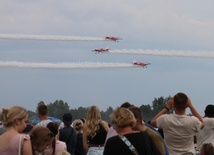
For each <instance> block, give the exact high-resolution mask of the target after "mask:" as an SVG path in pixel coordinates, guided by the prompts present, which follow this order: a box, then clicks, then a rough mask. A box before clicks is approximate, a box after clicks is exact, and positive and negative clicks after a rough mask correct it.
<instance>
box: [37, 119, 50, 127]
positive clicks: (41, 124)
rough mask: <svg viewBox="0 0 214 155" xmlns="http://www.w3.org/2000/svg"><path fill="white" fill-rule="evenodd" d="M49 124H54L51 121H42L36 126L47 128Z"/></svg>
mask: <svg viewBox="0 0 214 155" xmlns="http://www.w3.org/2000/svg"><path fill="white" fill-rule="evenodd" d="M49 122H52V121H51V120H49V119H47V120H42V121H41V122H39V123H37V124H36V126H44V127H46V126H47V124H48V123H49Z"/></svg>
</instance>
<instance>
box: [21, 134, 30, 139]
mask: <svg viewBox="0 0 214 155" xmlns="http://www.w3.org/2000/svg"><path fill="white" fill-rule="evenodd" d="M20 136H22V139H23V140H30V136H29V135H28V134H21V135H20Z"/></svg>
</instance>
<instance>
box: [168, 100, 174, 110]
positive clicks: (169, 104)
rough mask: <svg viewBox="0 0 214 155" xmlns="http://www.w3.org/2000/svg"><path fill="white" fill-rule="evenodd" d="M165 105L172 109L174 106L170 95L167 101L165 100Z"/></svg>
mask: <svg viewBox="0 0 214 155" xmlns="http://www.w3.org/2000/svg"><path fill="white" fill-rule="evenodd" d="M166 107H167V108H169V109H172V108H173V107H174V98H173V97H171V98H170V99H169V101H167V103H166Z"/></svg>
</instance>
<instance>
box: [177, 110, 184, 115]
mask: <svg viewBox="0 0 214 155" xmlns="http://www.w3.org/2000/svg"><path fill="white" fill-rule="evenodd" d="M175 114H177V115H185V110H178V109H175Z"/></svg>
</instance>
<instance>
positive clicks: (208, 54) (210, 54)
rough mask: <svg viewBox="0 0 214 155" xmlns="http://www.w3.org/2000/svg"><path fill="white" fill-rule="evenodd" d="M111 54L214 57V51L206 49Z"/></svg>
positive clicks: (126, 51)
mask: <svg viewBox="0 0 214 155" xmlns="http://www.w3.org/2000/svg"><path fill="white" fill-rule="evenodd" d="M109 53H111V54H133V55H137V54H139V55H151V56H170V57H192V58H207V59H214V52H206V51H175V50H171V51H167V50H143V49H140V50H125V49H122V50H110V51H109Z"/></svg>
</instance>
